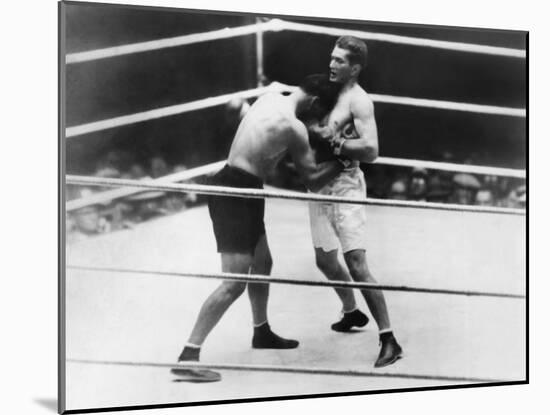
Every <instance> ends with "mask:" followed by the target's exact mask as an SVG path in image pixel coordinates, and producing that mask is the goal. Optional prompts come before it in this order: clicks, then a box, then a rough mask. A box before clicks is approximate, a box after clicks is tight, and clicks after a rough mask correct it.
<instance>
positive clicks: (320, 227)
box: [310, 36, 402, 367]
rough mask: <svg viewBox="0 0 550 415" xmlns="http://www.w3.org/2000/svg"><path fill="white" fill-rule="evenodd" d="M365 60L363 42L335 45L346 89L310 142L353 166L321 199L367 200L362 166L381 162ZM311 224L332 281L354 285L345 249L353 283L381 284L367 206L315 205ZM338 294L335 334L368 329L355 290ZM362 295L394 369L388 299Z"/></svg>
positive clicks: (333, 71) (333, 67)
mask: <svg viewBox="0 0 550 415" xmlns="http://www.w3.org/2000/svg"><path fill="white" fill-rule="evenodd" d="M366 58H367V46H366V44H365V42H363V41H362V40H360V39H357V38H354V37H351V36H343V37H340V38H339V39H338V40H337V41H336V44H335V46H334V49H333V51H332V54H331V59H330V66H329V69H330V72H329V73H330V77H329V79H330V81H332V82H336V83H339V84H342V89H341V90H340V94H339V97H338V100H337V102H336V106H335V107H334V109H333V110H332V111H331V113H330V114H329V115H328V116H327V118H326V119H325V120H324V121H323V122H322V124H320V125H318V126H315V127H312V128H310V143H311V144H312V146H313V147H314V148H315V147H317V148H318V149H319V150H320V151H319V153H322V152H323V151H324V152H327V146H326V144H327V143H328V145H329V147H328V151H330V152H332V154H333V155H335V156H337V157H339V158H341V159H342V160H343V161H345V162H346V163H347V164H348V167H347V168H345V169H344V170H343V171H342V172H341V173H340V174H339V175H338V176H337V177H336V178H334V179H333V180H332V181H330V182H329V183H328V184H327V185H326V186H324V187H323V188H322V189H321V190H319V191H318V193H320V194H325V195H333V196H342V197H354V198H364V197H366V185H365V178H364V175H363V172H362V171H361V169H360V167H359V164H360V163H361V162H363V163H371V162H373V161H374V160H375V159H376V158H377V157H378V134H377V128H376V121H375V118H374V105H373V102H372V100H371V99H370V97H369V95H368V94H367V93H366V92H365V90H364V89H363V88H361V86H360V85H359V84H358V81H357V80H358V77H359V74H360V72H361V70H362V69H363V68H364V67H365V65H366ZM323 148H324V150H322V149H323ZM310 222H311V233H312V239H313V246H314V248H315V258H316V263H317V266H318V267H319V269H320V270H321V271H322V272H323V274H324V275H325V276H326V277H327V278H328V279H330V280H341V281H349V276H348V274H347V272H346V270H345V269H344V267H343V266H342V265H341V264H340V261H339V260H338V249H339V248H341V249H342V252H343V255H344V259H345V262H346V265H347V269H348V270H349V273H350V275H351V277H352V278H353V280H354V281H357V282H368V283H376V280H375V279H374V277H373V276H372V274H371V273H370V271H369V268H368V266H367V261H366V256H365V248H366V243H365V237H366V235H367V232H368V228H367V218H366V208H365V206H364V205H354V204H347V203H338V204H336V203H310ZM336 292H337V294H338V296H339V297H340V300H341V301H342V304H343V310H342V311H343V316H342V319H341V320H340V321H338V322H337V323H335V324H333V325H332V329H333V330H335V331H339V332H347V331H350V330H351V329H352V328H353V327H363V326H365V325H366V324H367V322H368V318H367V316H366V315H365V314H363V313H362V312H361V311H360V310H359V309H358V308H357V304H356V302H355V297H354V294H353V291H352V290H349V289H337V290H336ZM362 294H363V296H364V297H365V300H366V302H367V305H368V307H369V309H370V311H371V313H372V316H373V317H374V319H375V320H376V323H377V324H378V329H379V335H380V345H381V348H380V354H379V356H378V359H377V360H376V362H375V364H374V366H375V367H383V366H387V365H390V364H392V363H394V362H395V361H396V360H397V359H399V358H400V357H401V354H402V349H401V347H400V345H399V344H398V343H397V340H396V339H395V336H394V334H393V331H392V328H391V325H390V319H389V316H388V311H387V307H386V301H385V299H384V294H383V292H382V291H381V290H363V291H362Z"/></svg>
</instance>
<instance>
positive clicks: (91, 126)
mask: <svg viewBox="0 0 550 415" xmlns="http://www.w3.org/2000/svg"><path fill="white" fill-rule="evenodd" d="M295 88H296V87H295V86H290V85H285V84H282V83H280V82H272V83H271V84H270V85H269V86H266V87H259V88H254V89H248V90H245V91H241V92H234V93H230V94H224V95H218V96H215V97H209V98H203V99H199V100H196V101H190V102H186V103H182V104H176V105H170V106H167V107H160V108H156V109H151V110H147V111H143V112H136V113H134V114H129V115H122V116H119V117H114V118H108V119H104V120H100V121H94V122H90V123H85V124H80V125H75V126H72V127H67V128H66V129H65V137H66V138H69V137H76V136H79V135H84V134H89V133H93V132H96V131H102V130H107V129H110V128H115V127H122V126H124V125H130V124H136V123H139V122H144V121H149V120H154V119H158V118H163V117H169V116H172V115H178V114H183V113H186V112H190V111H197V110H201V109H205V108H210V107H215V106H218V105H224V104H226V103H227V102H229V101H230V100H232V99H234V98H244V99H249V98H253V97H258V96H260V95H262V94H264V93H266V92H291V91H293V90H294V89H295ZM369 95H370V97H371V98H372V99H373V101H375V102H382V103H389V104H400V105H411V106H418V107H425V108H435V109H444V110H453V111H466V112H473V113H478V114H493V115H504V116H512V117H523V118H524V117H526V114H527V111H526V110H525V109H523V108H509V107H498V106H493V105H478V104H470V103H463V102H452V101H441V100H434V99H424V98H410V97H398V96H393V95H380V94H369Z"/></svg>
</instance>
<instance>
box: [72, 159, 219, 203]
mask: <svg viewBox="0 0 550 415" xmlns="http://www.w3.org/2000/svg"><path fill="white" fill-rule="evenodd" d="M225 163H226V160H221V161H217V162H215V163H210V164H205V165H204V166H200V167H195V168H193V169H189V170H185V171H181V172H177V173H172V174H167V175H166V176H162V177H159V178H157V179H152V180H151V182H152V183H175V182H180V181H184V180H191V179H194V178H195V177H199V176H203V175H206V174H211V173H213V172H215V171H217V170H219V169H221V168H222V167H223V166H224V164H225ZM144 191H145V190H144V189H137V188H133V187H123V188H120V189H111V190H106V191H103V192H98V193H93V194H91V195H89V196H85V197H80V198H78V199H74V200H70V201H68V202H67V204H66V205H65V210H66V211H67V212H71V211H73V210H77V209H81V208H83V207H86V206H91V205H95V204H106V203H110V202H111V201H112V200H116V199H121V198H124V197H128V196H132V195H134V194H136V193H142V192H144Z"/></svg>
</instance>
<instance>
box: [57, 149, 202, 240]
mask: <svg viewBox="0 0 550 415" xmlns="http://www.w3.org/2000/svg"><path fill="white" fill-rule="evenodd" d="M185 170H187V167H186V166H185V165H184V164H175V165H170V164H169V163H168V162H167V161H166V158H165V157H163V156H162V155H160V154H155V155H153V156H151V158H150V159H148V160H145V161H137V160H135V159H134V158H133V157H132V155H131V154H130V153H129V152H125V151H119V150H113V151H109V152H107V154H105V156H104V157H102V158H101V159H100V160H99V161H98V163H97V167H96V170H95V171H94V172H91V173H90V175H91V176H95V177H100V178H113V179H133V180H147V179H157V178H160V177H164V176H167V175H170V174H174V173H179V172H183V171H185ZM188 182H189V181H188ZM111 189H112V188H111V187H101V186H99V187H98V186H93V187H91V186H90V187H86V186H73V185H69V186H67V200H68V201H71V200H76V199H80V198H86V197H88V196H90V195H92V194H94V193H99V192H104V191H107V190H111ZM198 203H201V198H200V196H198V195H196V194H195V193H175V192H163V191H145V192H139V193H136V194H134V195H130V196H126V197H124V198H120V199H115V200H106V201H105V202H103V203H96V204H93V205H90V206H86V207H83V208H80V209H76V210H74V211H70V212H67V235H68V237H69V239H70V240H72V239H79V238H80V237H82V236H85V235H92V234H97V233H105V232H109V231H113V230H119V229H125V228H132V227H133V226H134V225H135V224H137V223H139V222H143V221H145V220H148V219H151V218H154V217H158V216H162V215H167V214H170V213H175V212H180V211H182V210H184V209H186V208H188V207H192V206H194V205H196V204H198Z"/></svg>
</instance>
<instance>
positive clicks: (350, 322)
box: [330, 309, 369, 333]
mask: <svg viewBox="0 0 550 415" xmlns="http://www.w3.org/2000/svg"><path fill="white" fill-rule="evenodd" d="M368 322H369V318H368V317H367V316H366V315H365V314H364V313H363V312H362V311H361V310H359V309H356V310H353V311H350V312H349V313H342V318H341V319H340V321H337V322H336V323H334V324H333V325H332V326H330V328H331V329H332V330H334V331H338V332H340V333H346V332H349V331H351V329H352V328H353V327H365V326H366V325H367V323H368Z"/></svg>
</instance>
